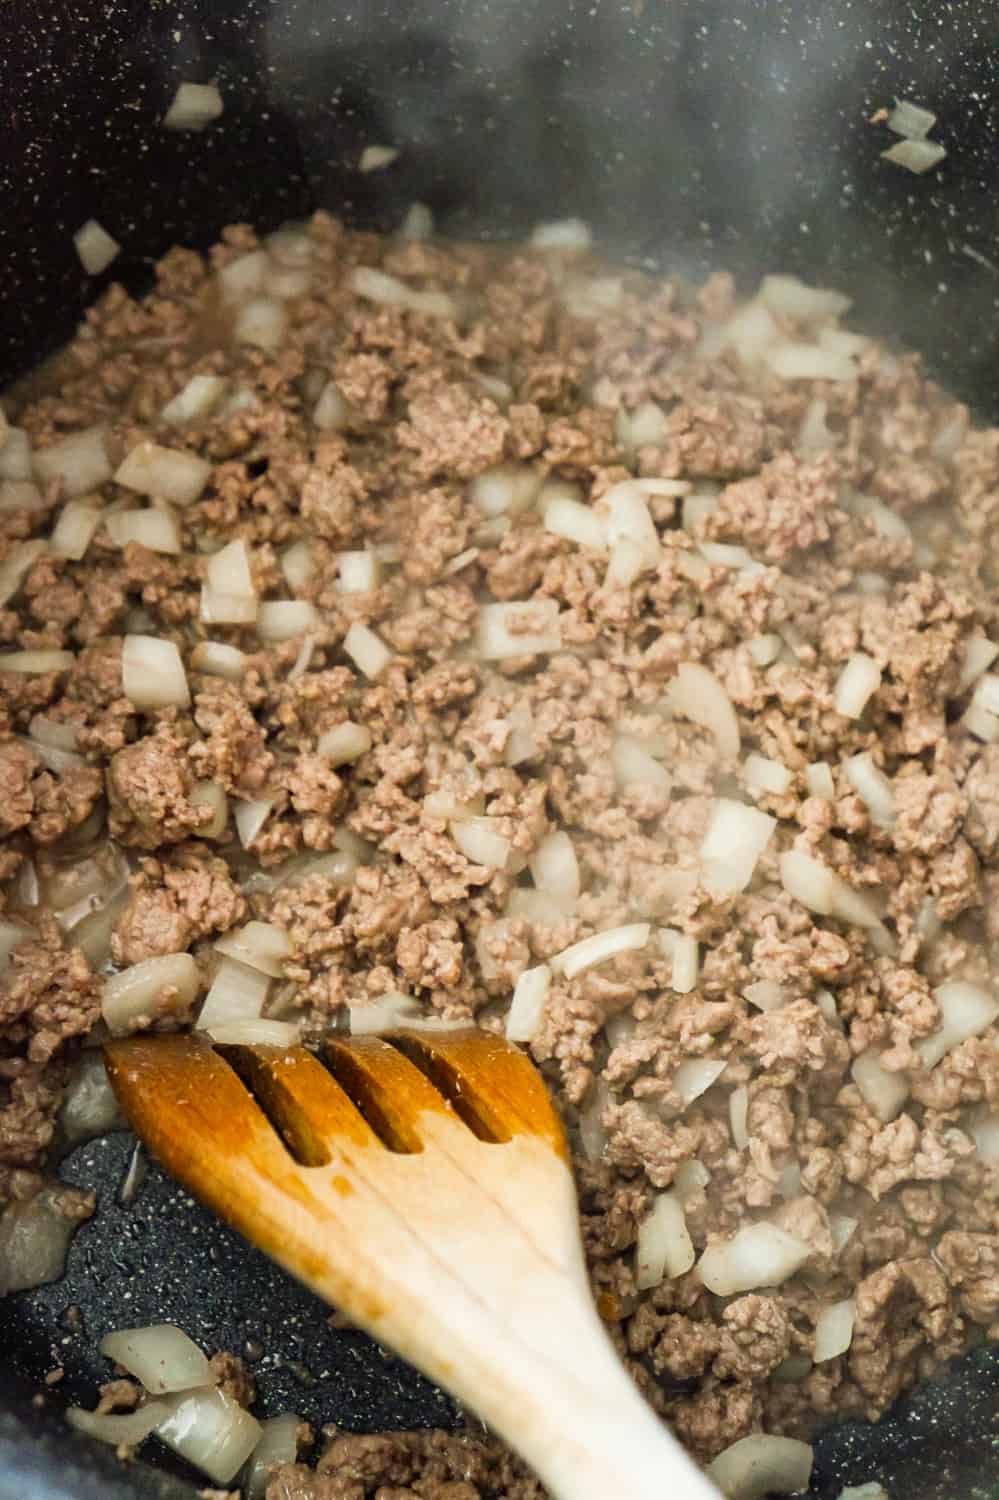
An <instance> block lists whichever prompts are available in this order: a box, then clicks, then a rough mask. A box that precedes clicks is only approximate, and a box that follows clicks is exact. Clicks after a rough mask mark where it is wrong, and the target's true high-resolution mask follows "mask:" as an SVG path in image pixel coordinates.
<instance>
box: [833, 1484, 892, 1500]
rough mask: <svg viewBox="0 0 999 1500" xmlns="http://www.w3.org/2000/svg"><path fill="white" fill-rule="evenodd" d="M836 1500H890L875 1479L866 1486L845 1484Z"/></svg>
mask: <svg viewBox="0 0 999 1500" xmlns="http://www.w3.org/2000/svg"><path fill="white" fill-rule="evenodd" d="M836 1500H891V1496H890V1495H889V1493H888V1491H887V1490H886V1489H885V1487H884V1485H883V1484H879V1483H878V1481H877V1480H876V1479H871V1480H868V1482H867V1483H866V1484H847V1485H844V1486H843V1488H842V1489H841V1490H840V1492H839V1494H838V1496H837V1497H836Z"/></svg>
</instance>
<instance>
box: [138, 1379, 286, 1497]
mask: <svg viewBox="0 0 999 1500" xmlns="http://www.w3.org/2000/svg"><path fill="white" fill-rule="evenodd" d="M156 1434H157V1436H158V1437H159V1438H160V1439H161V1440H162V1441H163V1442H164V1443H166V1445H167V1447H168V1448H172V1449H173V1451H174V1452H175V1453H179V1454H180V1456H181V1458H186V1459H187V1461H188V1463H190V1464H193V1465H194V1467H195V1468H196V1469H200V1470H201V1472H202V1473H203V1474H207V1475H208V1477H209V1479H211V1480H212V1481H213V1482H214V1483H215V1484H228V1483H229V1481H230V1479H232V1478H233V1477H234V1476H235V1475H236V1474H237V1473H238V1471H239V1470H240V1469H241V1468H242V1467H243V1465H244V1464H245V1462H246V1460H247V1459H248V1458H249V1456H250V1454H251V1453H252V1452H253V1450H254V1448H255V1447H256V1446H257V1443H258V1442H259V1441H260V1423H259V1422H258V1421H257V1419H256V1417H251V1416H250V1413H249V1412H248V1411H244V1410H243V1408H242V1407H241V1406H240V1405H239V1402H238V1401H234V1400H233V1398H232V1397H231V1396H227V1395H226V1394H225V1393H224V1392H223V1391H220V1390H218V1389H217V1388H216V1389H213V1390H199V1391H192V1392H191V1394H190V1395H189V1396H184V1397H182V1398H181V1399H180V1400H178V1402H177V1404H176V1405H175V1406H174V1408H173V1410H172V1411H170V1412H169V1414H168V1415H167V1416H165V1417H164V1418H163V1419H162V1420H161V1421H160V1422H158V1423H157V1425H156Z"/></svg>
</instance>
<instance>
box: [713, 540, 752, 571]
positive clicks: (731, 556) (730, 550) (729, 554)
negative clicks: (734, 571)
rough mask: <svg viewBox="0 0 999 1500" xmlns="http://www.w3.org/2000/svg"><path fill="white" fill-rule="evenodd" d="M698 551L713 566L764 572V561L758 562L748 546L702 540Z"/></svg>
mask: <svg viewBox="0 0 999 1500" xmlns="http://www.w3.org/2000/svg"><path fill="white" fill-rule="evenodd" d="M698 551H699V552H700V554H701V556H702V557H703V558H704V560H705V562H708V563H711V564H712V566H713V567H717V568H741V569H743V570H748V571H749V572H751V573H761V572H763V565H762V563H758V562H757V561H756V559H755V557H753V555H752V553H751V552H750V551H749V549H748V548H746V547H737V546H733V545H732V544H731V543H729V542H701V543H700V544H699V547H698Z"/></svg>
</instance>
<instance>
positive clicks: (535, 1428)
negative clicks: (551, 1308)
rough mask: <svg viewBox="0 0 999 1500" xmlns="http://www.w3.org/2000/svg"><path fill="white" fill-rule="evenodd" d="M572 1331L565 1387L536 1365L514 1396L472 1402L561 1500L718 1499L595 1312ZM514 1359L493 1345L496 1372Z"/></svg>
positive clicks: (566, 1347) (582, 1316)
mask: <svg viewBox="0 0 999 1500" xmlns="http://www.w3.org/2000/svg"><path fill="white" fill-rule="evenodd" d="M563 1317H564V1313H563ZM591 1320H592V1321H591ZM588 1325H589V1326H588ZM564 1327H565V1335H566V1336H565V1342H564V1343H563V1345H562V1348H561V1349H560V1351H559V1359H558V1363H562V1364H563V1365H564V1370H563V1378H562V1379H555V1380H552V1378H551V1376H552V1370H551V1366H550V1365H549V1366H548V1367H547V1368H542V1367H541V1365H540V1364H534V1365H533V1366H531V1367H529V1368H528V1369H527V1370H525V1371H523V1373H524V1376H525V1378H524V1379H523V1380H522V1383H521V1385H520V1388H519V1389H518V1390H517V1391H516V1392H515V1393H514V1394H513V1395H512V1396H511V1395H510V1391H509V1387H507V1388H506V1389H505V1390H504V1389H503V1388H501V1387H497V1388H494V1391H493V1393H492V1395H490V1394H489V1393H487V1392H484V1391H483V1390H482V1389H480V1390H479V1391H477V1392H476V1393H475V1394H474V1396H473V1394H472V1392H470V1391H469V1392H468V1395H467V1399H468V1400H469V1401H470V1402H471V1401H473V1400H474V1403H475V1405H476V1406H477V1408H478V1410H479V1412H480V1413H481V1414H482V1416H483V1417H485V1419H486V1421H487V1422H488V1423H489V1424H490V1426H492V1427H493V1428H494V1429H495V1430H496V1431H498V1432H500V1433H502V1435H503V1436H504V1437H506V1438H507V1440H508V1441H509V1442H510V1443H511V1444H512V1445H513V1446H514V1447H516V1448H517V1449H518V1450H519V1452H520V1453H521V1454H522V1455H523V1456H524V1458H526V1459H527V1461H528V1463H530V1464H531V1466H532V1467H533V1468H534V1469H535V1471H536V1472H537V1473H538V1475H539V1476H540V1477H541V1479H542V1480H543V1481H544V1483H545V1484H546V1485H547V1487H548V1489H549V1490H550V1491H551V1493H552V1495H553V1496H554V1497H555V1500H718V1491H717V1490H716V1488H715V1486H714V1485H713V1484H712V1483H711V1481H710V1480H709V1479H707V1478H706V1477H705V1475H704V1474H703V1473H702V1472H701V1471H700V1470H699V1469H698V1468H697V1466H696V1465H695V1464H694V1463H693V1462H692V1460H691V1459H689V1458H688V1457H687V1455H686V1454H685V1453H684V1451H683V1450H682V1448H681V1447H680V1446H679V1444H678V1443H677V1442H676V1440H675V1438H673V1437H672V1435H671V1434H670V1433H669V1432H668V1430H667V1429H666V1427H665V1426H664V1425H663V1424H662V1423H661V1422H660V1421H659V1419H658V1418H657V1417H656V1416H655V1414H654V1413H653V1412H652V1411H651V1409H650V1408H649V1407H648V1406H647V1405H646V1403H645V1401H644V1400H643V1399H642V1397H641V1396H640V1395H639V1393H638V1391H637V1389H636V1388H635V1386H634V1384H633V1383H632V1381H631V1379H630V1377H629V1376H628V1375H627V1373H626V1372H625V1370H624V1369H623V1367H622V1365H621V1363H620V1360H619V1359H618V1356H617V1354H616V1352H615V1350H614V1348H613V1346H612V1345H611V1343H610V1340H609V1339H608V1337H607V1335H606V1333H605V1332H604V1330H603V1328H602V1326H601V1325H600V1322H599V1319H598V1318H597V1315H596V1313H595V1311H591V1309H590V1308H589V1307H586V1308H585V1309H584V1308H583V1307H582V1306H580V1307H579V1308H578V1310H577V1316H576V1317H575V1318H571V1319H565V1320H564ZM517 1352H518V1353H520V1352H521V1351H520V1350H518V1351H517ZM507 1353H509V1355H510V1356H511V1357H512V1358H513V1359H514V1360H515V1361H517V1355H516V1354H515V1353H514V1351H513V1349H512V1348H511V1349H510V1350H509V1351H504V1350H502V1349H499V1348H496V1347H495V1346H494V1348H493V1350H492V1354H491V1358H492V1361H493V1363H494V1365H495V1366H496V1367H497V1368H502V1365H503V1361H504V1356H505V1355H506V1354H507ZM517 1362H518V1363H520V1361H517ZM522 1370H523V1365H522Z"/></svg>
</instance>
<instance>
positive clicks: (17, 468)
mask: <svg viewBox="0 0 999 1500" xmlns="http://www.w3.org/2000/svg"><path fill="white" fill-rule="evenodd" d="M34 472H35V471H34V463H33V459H32V454H31V444H30V442H29V441H28V434H27V433H26V432H25V431H24V429H23V428H21V427H8V428H7V435H6V437H5V438H4V440H3V441H2V442H0V479H3V480H6V481H7V482H8V483H10V484H24V483H25V482H26V481H27V480H30V479H32V478H33V477H34Z"/></svg>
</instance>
